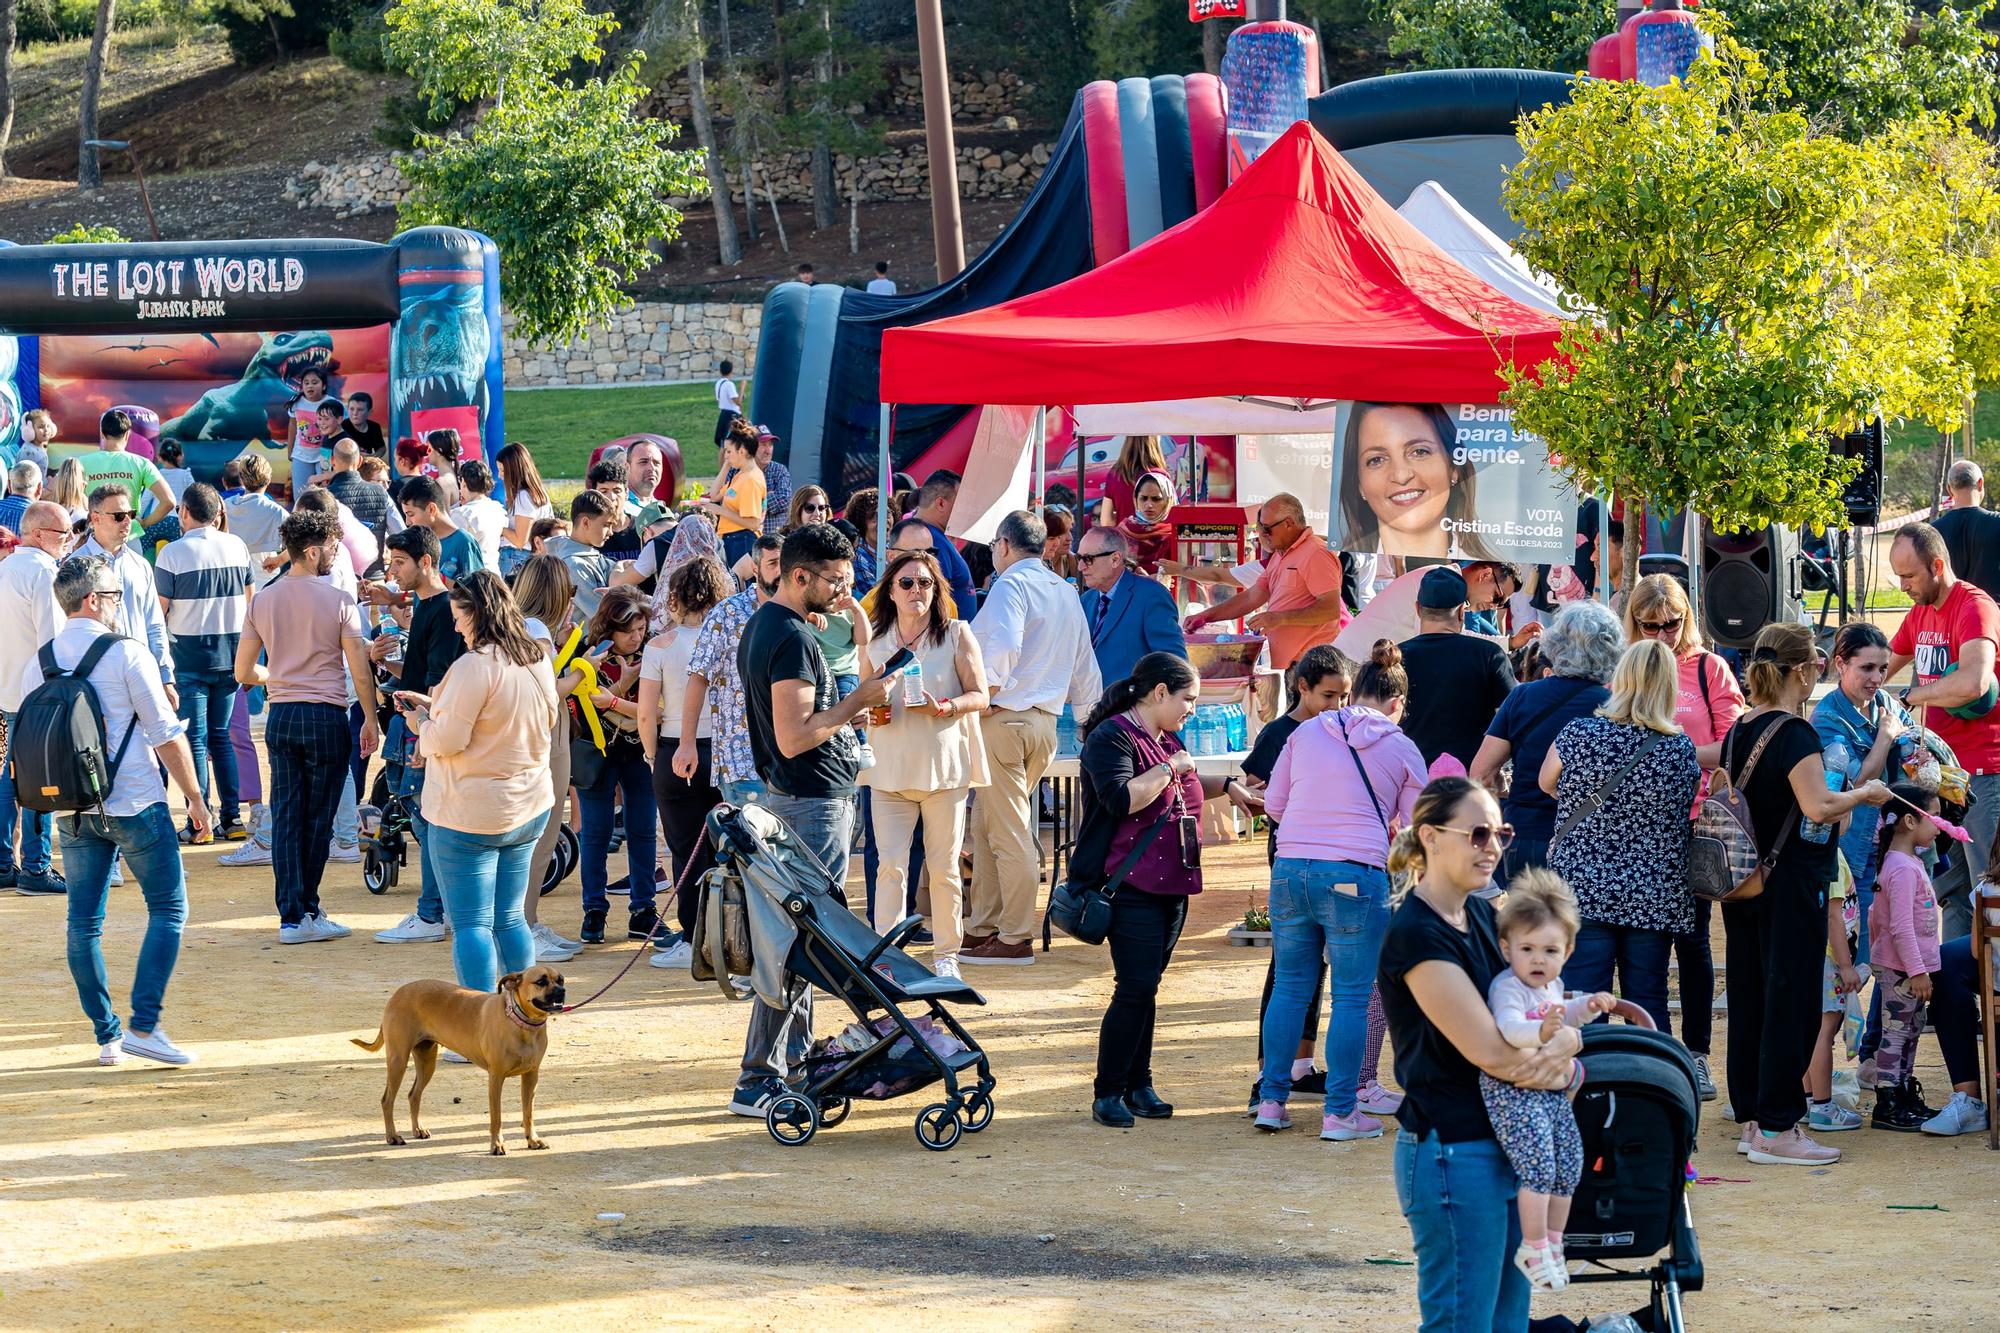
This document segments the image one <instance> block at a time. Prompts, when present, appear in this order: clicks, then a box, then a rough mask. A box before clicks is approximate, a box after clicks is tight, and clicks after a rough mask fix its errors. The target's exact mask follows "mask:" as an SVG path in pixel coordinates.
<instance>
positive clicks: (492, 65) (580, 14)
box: [382, 0, 618, 106]
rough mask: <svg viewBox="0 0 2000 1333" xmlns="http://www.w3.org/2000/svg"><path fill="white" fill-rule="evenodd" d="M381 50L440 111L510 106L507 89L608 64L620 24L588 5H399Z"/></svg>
mask: <svg viewBox="0 0 2000 1333" xmlns="http://www.w3.org/2000/svg"><path fill="white" fill-rule="evenodd" d="M382 21H383V24H384V25H385V26H386V27H387V29H388V32H387V34H386V35H385V36H384V37H383V39H382V45H383V49H384V50H386V51H387V52H388V53H389V57H390V59H392V60H394V61H395V62H396V63H397V64H398V65H400V66H401V67H402V68H404V69H406V70H408V71H409V72H410V75H411V77H413V78H414V79H415V80H416V83H417V90H418V91H419V92H421V93H423V94H424V95H425V96H427V97H429V98H431V100H432V102H433V103H434V104H436V105H439V106H442V105H444V104H445V103H447V102H449V101H451V100H452V99H456V100H458V101H461V102H479V101H484V100H486V99H487V98H491V99H492V100H493V101H494V102H495V103H496V104H504V103H505V102H506V100H507V93H508V91H509V84H510V82H512V81H517V80H523V79H527V80H533V79H537V78H542V79H548V78H554V77H555V76H557V75H559V74H561V73H563V72H564V71H566V70H567V69H568V68H569V67H570V66H571V65H572V64H575V63H578V62H581V63H583V64H587V65H594V64H596V63H597V62H598V61H599V60H600V59H602V57H603V52H602V51H601V50H599V48H598V39H599V38H600V37H602V36H603V35H604V34H606V33H608V32H611V31H613V30H615V29H616V28H617V27H618V21H617V20H616V19H614V18H612V17H611V16H610V15H608V14H598V13H594V12H593V11H592V10H591V9H590V8H589V7H588V6H587V5H586V4H585V3H584V0H396V3H395V4H393V5H392V6H390V8H389V9H388V11H387V12H386V13H384V14H383V16H382Z"/></svg>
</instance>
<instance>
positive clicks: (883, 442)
mask: <svg viewBox="0 0 2000 1333" xmlns="http://www.w3.org/2000/svg"><path fill="white" fill-rule="evenodd" d="M895 438H896V409H895V408H894V407H893V406H891V405H890V404H888V403H884V404H882V434H881V436H880V437H879V439H878V443H877V448H876V452H877V454H878V455H879V456H880V459H881V462H880V466H879V468H878V470H877V475H878V477H879V478H880V479H879V480H878V481H877V482H876V485H877V486H879V487H881V490H880V492H879V493H878V494H877V496H876V502H875V558H876V559H877V560H883V559H886V558H887V556H888V552H889V524H890V522H891V520H892V519H893V518H901V517H902V515H901V514H895V515H891V514H890V512H889V511H890V509H891V508H892V507H893V506H894V503H895V501H894V499H893V496H894V492H893V491H892V490H891V489H890V488H891V486H892V485H893V479H892V477H891V475H890V463H889V443H890V441H891V440H894V439H895Z"/></svg>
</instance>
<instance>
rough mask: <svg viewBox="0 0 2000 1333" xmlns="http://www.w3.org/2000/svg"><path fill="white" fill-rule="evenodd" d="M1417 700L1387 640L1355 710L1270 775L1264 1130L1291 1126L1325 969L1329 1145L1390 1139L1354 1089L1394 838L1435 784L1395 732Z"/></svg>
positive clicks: (1312, 724)
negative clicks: (1305, 1032) (1301, 1059)
mask: <svg viewBox="0 0 2000 1333" xmlns="http://www.w3.org/2000/svg"><path fill="white" fill-rule="evenodd" d="M1409 693H1410V680H1409V676H1408V675H1407V674H1406V673H1405V672H1404V670H1403V655H1402V653H1401V652H1400V651H1398V649H1397V648H1396V645H1395V644H1393V643H1391V642H1389V641H1388V640H1387V639H1383V640H1380V641H1379V642H1377V643H1376V645H1375V649H1374V651H1373V652H1372V653H1370V654H1369V657H1368V660H1367V661H1366V662H1364V663H1363V664H1362V666H1361V669H1360V670H1359V671H1358V672H1356V673H1355V677H1354V689H1353V693H1352V695H1351V698H1352V699H1353V702H1352V703H1350V704H1349V705H1348V706H1347V707H1346V708H1341V709H1337V710H1334V711H1332V712H1326V713H1321V714H1320V715H1319V716H1318V717H1316V718H1314V719H1312V720H1311V721H1309V722H1306V723H1303V724H1301V725H1300V727H1299V729H1298V730H1297V731H1295V732H1293V733H1292V738H1291V740H1290V741H1288V742H1287V743H1286V745H1285V749H1284V752H1283V753H1282V754H1280V755H1279V756H1278V762H1277V765H1276V766H1275V767H1274V768H1273V769H1272V770H1271V782H1270V786H1269V787H1268V788H1267V789H1266V790H1265V793H1264V809H1265V811H1266V812H1267V813H1268V814H1269V815H1270V816H1271V818H1273V819H1275V820H1277V821H1278V835H1277V837H1278V859H1277V862H1276V864H1275V865H1273V866H1272V868H1271V898H1270V910H1271V961H1272V964H1273V966H1274V967H1275V968H1276V969H1277V980H1276V981H1275V983H1274V984H1273V985H1272V988H1271V1004H1270V1007H1269V1008H1268V1009H1267V1010H1266V1011H1265V1014H1264V1053H1265V1059H1264V1081H1263V1087H1262V1089H1261V1092H1262V1099H1261V1100H1260V1101H1259V1103H1258V1105H1257V1126H1258V1128H1260V1129H1267V1130H1278V1129H1286V1128H1289V1127H1290V1125H1291V1123H1292V1121H1291V1117H1290V1115H1288V1114H1287V1113H1286V1110H1285V1102H1286V1101H1287V1100H1288V1099H1289V1098H1290V1097H1291V1091H1292V1078H1291V1073H1292V1062H1291V1053H1292V1052H1293V1051H1294V1050H1296V1049H1297V1047H1298V1043H1299V1032H1300V1030H1301V1029H1302V1028H1303V1026H1304V1024H1305V1008H1306V1005H1307V1004H1308V1003H1309V1002H1310V1000H1311V996H1312V992H1313V987H1314V984H1315V983H1316V982H1317V981H1318V980H1319V969H1320V963H1321V960H1322V959H1324V960H1325V962H1326V964H1327V965H1328V967H1329V968H1330V969H1331V984H1330V987H1329V989H1330V990H1331V992H1332V995H1333V1012H1332V1015H1331V1017H1330V1018H1329V1019H1328V1020H1327V1026H1326V1105H1325V1108H1324V1116H1323V1119H1322V1121H1321V1127H1320V1137H1321V1138H1323V1139H1334V1140H1345V1139H1365V1138H1374V1137H1376V1136H1378V1135H1380V1134H1381V1132H1382V1122H1381V1121H1379V1120H1377V1119H1375V1118H1374V1117H1373V1116H1371V1115H1368V1114H1367V1113H1366V1112H1364V1111H1361V1110H1360V1109H1359V1108H1358V1107H1357V1106H1356V1105H1355V1084H1356V1077H1357V1075H1358V1074H1359V1071H1360V1068H1361V1052H1362V1046H1363V1043H1364V1040H1365V1037H1366V1034H1367V1027H1368V996H1369V993H1370V990H1371V988H1372V987H1373V985H1374V982H1375V967H1376V962H1377V955H1378V954H1380V952H1381V950H1382V936H1383V933H1384V932H1385V931H1387V930H1388V928H1389V872H1388V871H1387V869H1385V867H1386V866H1387V865H1388V863H1389V831H1390V828H1391V826H1392V825H1394V824H1397V823H1400V822H1402V821H1404V820H1407V819H1408V818H1409V816H1410V812H1411V810H1412V809H1413V808H1414V807H1415V805H1416V800H1417V793H1419V792H1421V791H1422V790H1423V788H1424V782H1425V773H1424V757H1423V755H1422V754H1421V753H1420V752H1419V751H1418V749H1417V746H1416V742H1414V741H1412V740H1411V739H1410V738H1409V737H1407V736H1405V735H1404V734H1403V732H1402V729H1401V728H1400V727H1398V726H1397V725H1396V723H1397V719H1399V718H1400V717H1402V715H1403V704H1404V701H1405V700H1406V699H1407V698H1408V697H1409ZM1295 779H1296V785H1295Z"/></svg>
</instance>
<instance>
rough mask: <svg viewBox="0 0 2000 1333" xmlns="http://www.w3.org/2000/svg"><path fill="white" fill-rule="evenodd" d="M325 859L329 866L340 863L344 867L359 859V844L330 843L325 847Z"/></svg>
mask: <svg viewBox="0 0 2000 1333" xmlns="http://www.w3.org/2000/svg"><path fill="white" fill-rule="evenodd" d="M326 859H327V862H328V863H329V864H331V863H333V862H336V861H337V862H340V863H342V864H346V865H352V864H353V863H355V862H357V861H359V860H360V859H361V844H360V843H358V842H330V843H328V844H327V845H326Z"/></svg>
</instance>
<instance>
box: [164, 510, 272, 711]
mask: <svg viewBox="0 0 2000 1333" xmlns="http://www.w3.org/2000/svg"><path fill="white" fill-rule="evenodd" d="M154 574H155V577H157V578H158V579H159V583H160V596H162V597H164V598H166V599H167V601H168V602H170V603H171V604H172V605H171V608H170V609H169V610H168V612H167V634H168V636H169V637H170V638H171V640H172V642H173V652H174V669H175V670H176V671H179V672H182V673H185V674H189V675H194V674H200V675H224V676H226V675H229V674H231V673H232V672H234V671H235V669H236V642H237V639H238V638H239V637H240V636H241V635H242V633H243V616H244V612H245V610H246V603H245V600H244V596H243V594H244V590H245V589H247V588H248V587H249V586H250V583H251V577H252V576H251V571H250V548H249V547H247V546H245V545H244V544H243V539H242V538H240V537H236V536H233V535H231V534H230V533H227V532H218V531H217V530H216V529H214V528H195V529H194V530H192V531H191V532H189V533H188V534H187V536H185V537H182V538H181V539H180V540H179V541H173V542H168V543H167V545H166V547H165V548H164V549H162V550H161V552H160V562H159V565H158V567H157V568H156V569H155V570H154Z"/></svg>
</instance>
